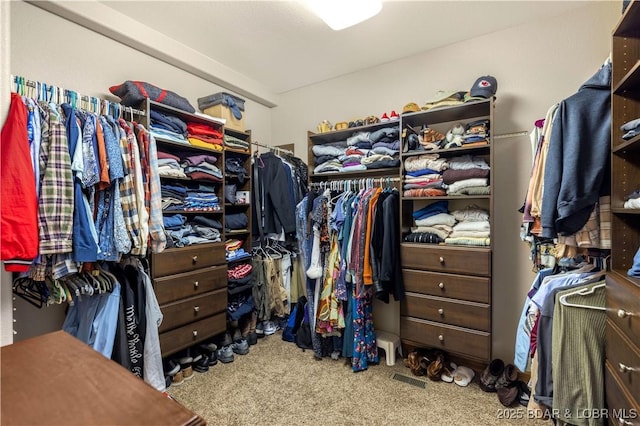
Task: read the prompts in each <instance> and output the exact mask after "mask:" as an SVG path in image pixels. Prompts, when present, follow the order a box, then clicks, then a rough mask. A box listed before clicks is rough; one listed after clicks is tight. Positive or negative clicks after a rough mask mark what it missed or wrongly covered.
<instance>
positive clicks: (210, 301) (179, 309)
mask: <svg viewBox="0 0 640 426" xmlns="http://www.w3.org/2000/svg"><path fill="white" fill-rule="evenodd" d="M160 309H161V310H162V315H163V316H164V318H163V320H162V324H160V332H161V333H162V332H164V331H167V330H171V329H173V328H176V327H179V326H181V325H185V324H188V323H190V322H193V321H197V320H199V319H202V318H206V317H209V316H211V315H213V314H217V313H219V312H224V311H225V310H226V309H227V289H226V288H223V289H220V290H216V291H213V292H211V293H208V294H205V295H202V296H196V297H190V298H188V299H184V300H180V301H178V302H172V303H169V304H167V305H162V306H160Z"/></svg>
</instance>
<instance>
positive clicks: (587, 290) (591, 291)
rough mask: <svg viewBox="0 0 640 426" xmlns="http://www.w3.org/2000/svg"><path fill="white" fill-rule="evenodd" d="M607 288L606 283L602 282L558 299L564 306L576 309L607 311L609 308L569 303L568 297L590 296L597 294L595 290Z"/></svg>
mask: <svg viewBox="0 0 640 426" xmlns="http://www.w3.org/2000/svg"><path fill="white" fill-rule="evenodd" d="M605 286H606V283H605V282H604V281H601V282H600V283H599V284H595V285H593V286H591V287H588V288H580V289H578V290H574V291H572V292H571V293H567V294H563V295H562V296H560V297H559V298H558V301H559V302H560V303H561V304H562V305H564V306H572V307H574V308H586V309H593V310H596V311H606V310H607V308H605V307H600V306H590V305H581V304H579V303H571V302H567V297H571V296H589V295H592V294H595V290H596V289H598V288H603V287H605Z"/></svg>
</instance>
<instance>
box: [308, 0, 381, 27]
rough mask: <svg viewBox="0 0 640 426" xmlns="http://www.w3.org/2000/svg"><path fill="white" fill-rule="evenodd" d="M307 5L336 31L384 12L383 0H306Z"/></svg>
mask: <svg viewBox="0 0 640 426" xmlns="http://www.w3.org/2000/svg"><path fill="white" fill-rule="evenodd" d="M305 3H306V4H307V5H308V7H309V8H310V9H311V10H312V11H313V13H315V14H316V15H318V16H319V17H320V18H322V20H323V21H324V22H325V23H326V24H327V25H328V26H329V27H331V29H333V30H335V31H339V30H342V29H345V28H348V27H351V26H353V25H356V24H359V23H360V22H363V21H366V20H367V19H369V18H372V17H374V16H375V15H377V14H378V12H380V10H382V0H306V1H305Z"/></svg>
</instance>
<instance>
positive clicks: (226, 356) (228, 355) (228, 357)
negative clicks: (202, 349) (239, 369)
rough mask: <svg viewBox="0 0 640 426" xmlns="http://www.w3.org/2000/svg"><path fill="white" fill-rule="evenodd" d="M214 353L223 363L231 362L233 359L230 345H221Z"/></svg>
mask: <svg viewBox="0 0 640 426" xmlns="http://www.w3.org/2000/svg"><path fill="white" fill-rule="evenodd" d="M216 355H218V360H219V361H220V362H222V363H223V364H226V363H228V362H233V360H234V356H233V349H232V348H231V345H227V346H223V347H222V348H220V349H218V352H217V353H216Z"/></svg>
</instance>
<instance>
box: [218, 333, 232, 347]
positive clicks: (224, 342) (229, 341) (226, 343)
mask: <svg viewBox="0 0 640 426" xmlns="http://www.w3.org/2000/svg"><path fill="white" fill-rule="evenodd" d="M232 343H233V339H232V338H231V334H229V332H226V333H224V338H223V339H222V341H221V342H220V346H229V345H230V344H232Z"/></svg>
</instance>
